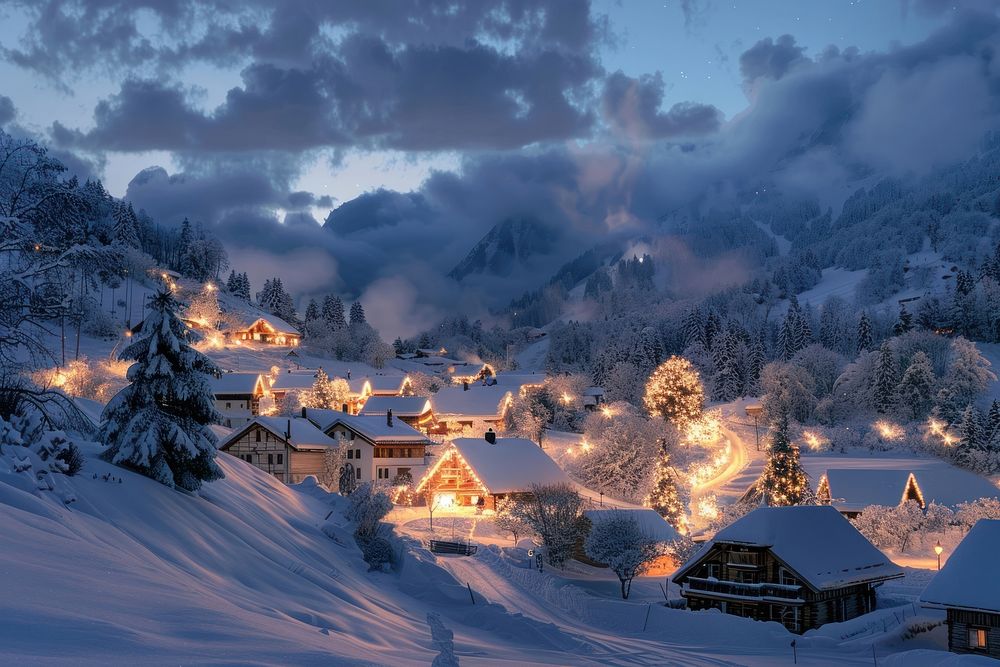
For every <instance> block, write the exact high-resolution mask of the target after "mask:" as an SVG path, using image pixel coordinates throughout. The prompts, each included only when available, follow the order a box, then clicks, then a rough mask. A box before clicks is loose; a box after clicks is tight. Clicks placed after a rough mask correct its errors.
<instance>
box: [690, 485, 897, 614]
mask: <svg viewBox="0 0 1000 667" xmlns="http://www.w3.org/2000/svg"><path fill="white" fill-rule="evenodd" d="M902 576H903V570H902V569H900V568H899V567H898V566H896V565H895V564H893V563H892V561H890V560H889V559H888V558H887V557H886V556H885V555H884V554H883V553H882V552H881V551H879V550H878V549H876V548H875V546H874V545H872V543H871V542H869V541H868V540H867V539H866V538H865V537H864V536H863V535H862V534H861V533H859V532H858V531H857V530H856V529H855V528H854V526H852V525H851V523H850V522H849V521H848V520H847V519H846V518H844V516H843V515H841V514H840V513H839V512H837V510H836V509H834V508H833V507H830V506H828V505H826V506H823V505H812V506H809V505H800V506H795V507H759V508H757V509H755V510H754V511H752V512H751V513H750V514H748V515H746V516H744V517H743V518H741V519H739V520H737V521H736V522H735V523H733V524H732V525H730V526H728V527H727V528H724V529H722V530H721V531H719V532H718V533H717V534H716V535H715V537H713V538H712V539H711V540H709V541H708V542H706V543H705V545H704V546H703V547H702V548H701V549H700V550H699V551H698V553H696V554H695V555H694V556H693V557H692V558H691V560H689V561H688V562H687V563H685V564H684V565H683V566H682V567H681V568H680V569H679V570H678V571H677V572H676V573H675V574H674V576H673V581H674V582H675V583H677V584H678V585H680V586H681V596H683V597H684V598H685V599H686V600H687V605H688V608H689V609H693V610H702V609H719V610H721V611H722V612H724V613H727V614H733V615H736V616H744V617H748V618H753V619H756V620H759V621H777V622H779V623H782V624H783V625H784V626H785V627H786V628H788V629H789V630H790V631H792V632H797V633H802V632H805V631H806V630H809V629H811V628H817V627H819V626H821V625H823V624H824V623H831V622H839V621H846V620H849V619H852V618H855V617H857V616H861V615H862V614H866V613H868V612H870V611H872V610H873V609H875V604H876V602H875V588H876V587H877V586H879V585H881V584H882V582H884V581H886V580H888V579H896V578H898V577H902Z"/></svg>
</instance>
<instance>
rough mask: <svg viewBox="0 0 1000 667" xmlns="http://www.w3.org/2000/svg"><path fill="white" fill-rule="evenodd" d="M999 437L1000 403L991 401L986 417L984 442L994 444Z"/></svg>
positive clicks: (994, 400)
mask: <svg viewBox="0 0 1000 667" xmlns="http://www.w3.org/2000/svg"><path fill="white" fill-rule="evenodd" d="M998 436H1000V401H997V400H996V399H993V403H992V404H991V405H990V411H989V413H988V414H987V415H986V440H987V441H989V442H994V441H996V440H997V439H998Z"/></svg>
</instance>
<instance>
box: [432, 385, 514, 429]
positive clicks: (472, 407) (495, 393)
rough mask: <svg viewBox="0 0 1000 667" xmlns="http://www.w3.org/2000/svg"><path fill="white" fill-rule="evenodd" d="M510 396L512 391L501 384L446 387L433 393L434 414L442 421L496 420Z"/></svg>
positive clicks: (501, 414)
mask: <svg viewBox="0 0 1000 667" xmlns="http://www.w3.org/2000/svg"><path fill="white" fill-rule="evenodd" d="M510 396H511V393H510V391H509V390H507V389H506V388H505V387H502V386H500V385H494V386H490V387H483V386H481V385H470V386H469V388H468V390H466V389H464V388H462V387H445V388H443V389H441V390H440V391H438V392H437V393H436V394H432V395H431V405H432V406H434V416H435V417H437V419H438V420H441V421H448V420H449V419H484V420H496V419H500V418H501V417H502V416H503V413H504V408H505V403H506V402H507V401H509V400H510Z"/></svg>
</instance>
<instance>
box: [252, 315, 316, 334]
mask: <svg viewBox="0 0 1000 667" xmlns="http://www.w3.org/2000/svg"><path fill="white" fill-rule="evenodd" d="M237 316H238V317H239V319H240V321H241V322H242V323H243V328H244V329H249V328H250V327H252V326H253V325H254V324H256V323H257V322H259V321H261V320H263V321H264V322H265V323H266V324H267V325H268V326H269V327H271V328H272V329H274V330H275V331H276V332H277V333H283V334H292V335H295V336H301V335H302V332H300V331H299V330H298V329H296V328H295V327H293V326H292V325H291V324H289V323H288V322H286V321H285V320H283V319H281V318H280V317H278V316H277V315H272V314H270V313H242V314H241V313H237Z"/></svg>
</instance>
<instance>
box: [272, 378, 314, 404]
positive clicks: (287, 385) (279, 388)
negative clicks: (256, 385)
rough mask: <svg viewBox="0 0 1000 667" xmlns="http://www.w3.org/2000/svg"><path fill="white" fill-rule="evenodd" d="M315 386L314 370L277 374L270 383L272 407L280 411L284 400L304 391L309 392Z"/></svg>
mask: <svg viewBox="0 0 1000 667" xmlns="http://www.w3.org/2000/svg"><path fill="white" fill-rule="evenodd" d="M314 384H316V371H314V370H295V371H293V370H286V371H285V372H284V373H278V375H276V376H275V378H274V380H272V381H271V388H270V392H271V398H273V399H274V405H275V407H276V408H277V409H278V410H281V409H282V407H283V406H284V404H285V399H286V398H288V397H289V396H290V395H292V394H295V395H298V394H301V393H302V392H304V391H311V390H312V388H313V385H314Z"/></svg>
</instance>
